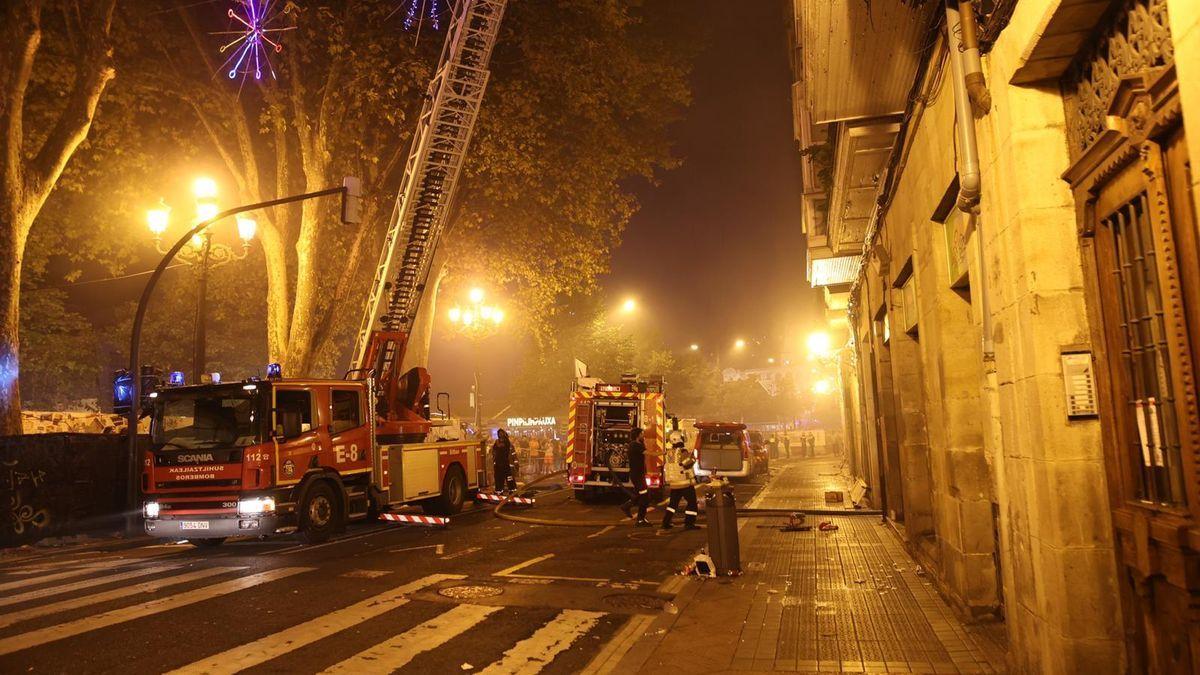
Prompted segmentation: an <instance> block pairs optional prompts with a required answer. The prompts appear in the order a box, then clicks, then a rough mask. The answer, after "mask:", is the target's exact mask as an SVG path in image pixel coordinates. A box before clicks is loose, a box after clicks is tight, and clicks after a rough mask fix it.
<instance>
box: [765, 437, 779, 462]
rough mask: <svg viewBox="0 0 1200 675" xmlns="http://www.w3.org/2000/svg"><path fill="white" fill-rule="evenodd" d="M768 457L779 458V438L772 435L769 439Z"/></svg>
mask: <svg viewBox="0 0 1200 675" xmlns="http://www.w3.org/2000/svg"><path fill="white" fill-rule="evenodd" d="M767 457H768V458H770V459H778V458H779V438H778V437H776V436H772V437H771V440H769V441H767Z"/></svg>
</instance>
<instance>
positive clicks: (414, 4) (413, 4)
mask: <svg viewBox="0 0 1200 675" xmlns="http://www.w3.org/2000/svg"><path fill="white" fill-rule="evenodd" d="M407 2H408V11H407V12H405V14H404V30H412V29H413V28H420V25H421V21H422V20H423V19H424V18H425V17H428V18H429V25H430V26H433V29H434V30H440V29H441V27H442V21H441V15H442V0H407ZM427 10H428V11H427Z"/></svg>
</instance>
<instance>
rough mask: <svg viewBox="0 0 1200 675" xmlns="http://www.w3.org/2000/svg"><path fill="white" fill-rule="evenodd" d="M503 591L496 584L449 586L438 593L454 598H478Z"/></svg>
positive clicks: (491, 595)
mask: <svg viewBox="0 0 1200 675" xmlns="http://www.w3.org/2000/svg"><path fill="white" fill-rule="evenodd" d="M503 592H504V589H503V588H500V587H498V586H451V587H450V588H443V589H442V590H440V591H438V595H442V596H445V597H447V598H454V599H455V600H478V599H480V598H490V597H493V596H497V595H500V594H501V593H503Z"/></svg>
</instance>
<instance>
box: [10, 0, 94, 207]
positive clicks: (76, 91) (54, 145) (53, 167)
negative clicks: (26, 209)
mask: <svg viewBox="0 0 1200 675" xmlns="http://www.w3.org/2000/svg"><path fill="white" fill-rule="evenodd" d="M115 6H116V0H97V2H96V3H95V5H93V7H92V12H91V14H90V15H89V16H88V19H87V21H88V25H89V26H91V31H90V33H89V34H88V36H87V38H86V40H87V46H86V47H85V51H86V54H87V56H86V58H85V60H84V62H83V63H82V64H81V65H80V68H81V70H79V71H77V72H76V74H75V85H74V87H72V89H71V93H70V95H69V96H68V97H67V105H66V107H65V108H64V109H63V110H62V112H61V113H60V114H59V116H58V121H57V122H56V123H55V125H54V129H53V130H51V132H50V135H49V136H47V138H46V141H45V143H43V144H42V147H41V149H40V150H39V151H38V153H37V156H36V157H35V158H34V160H33V163H32V165H31V166H30V167H29V174H28V175H27V176H26V177H25V184H26V186H27V187H28V188H30V190H31V195H32V198H33V199H34V200H35V203H36V204H37V205H38V206H39V207H40V202H44V201H45V199H46V196H48V195H49V193H50V188H51V187H53V186H54V183H55V181H57V180H58V177H59V176H60V175H61V174H62V171H63V169H64V168H65V167H66V165H67V160H68V159H70V157H71V155H72V154H73V153H74V152H75V149H76V148H78V147H79V144H80V143H82V142H83V140H84V139H85V138H87V133H88V130H89V129H90V128H91V126H92V120H93V118H94V117H95V114H96V106H97V105H98V104H99V103H100V95H101V94H103V93H104V88H105V87H107V86H108V83H109V82H110V81H111V80H112V79H113V77H115V76H116V71H115V70H114V69H113V65H112V45H111V44H110V42H109V32H110V30H111V28H112V17H113V8H114V7H115Z"/></svg>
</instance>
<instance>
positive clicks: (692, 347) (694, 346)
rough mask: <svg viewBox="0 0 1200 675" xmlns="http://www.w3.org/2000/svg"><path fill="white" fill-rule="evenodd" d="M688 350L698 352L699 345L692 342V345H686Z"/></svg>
mask: <svg viewBox="0 0 1200 675" xmlns="http://www.w3.org/2000/svg"><path fill="white" fill-rule="evenodd" d="M688 349H690V350H692V351H694V352H698V351H700V345H698V344H696V343H695V342H693V343H692V344H690V345H688Z"/></svg>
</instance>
